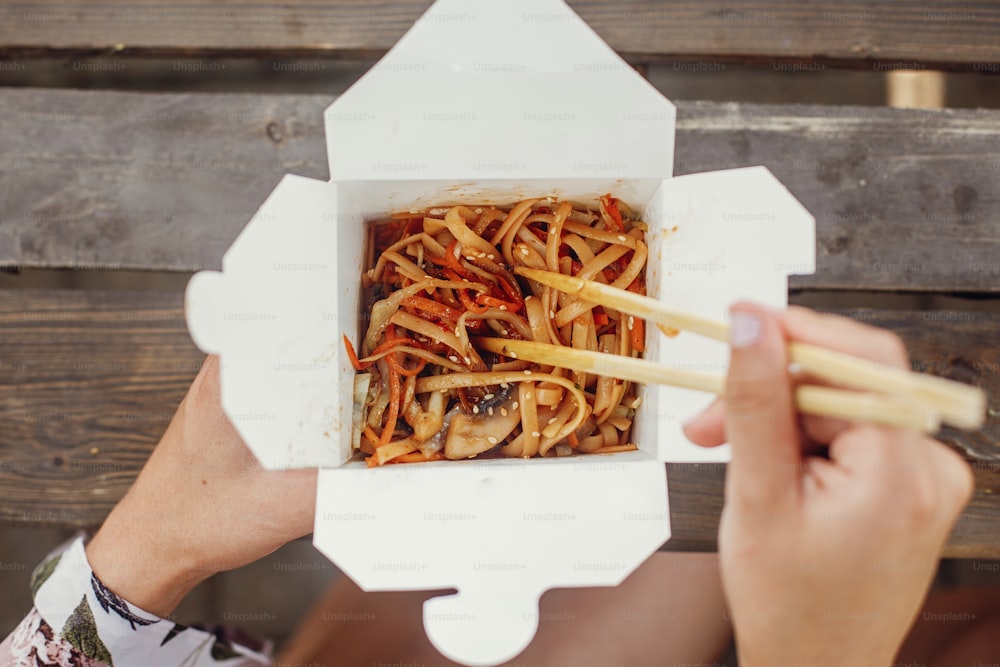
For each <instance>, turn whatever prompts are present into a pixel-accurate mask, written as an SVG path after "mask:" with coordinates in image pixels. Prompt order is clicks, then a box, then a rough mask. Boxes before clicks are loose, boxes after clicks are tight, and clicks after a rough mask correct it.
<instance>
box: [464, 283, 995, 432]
mask: <svg viewBox="0 0 1000 667" xmlns="http://www.w3.org/2000/svg"><path fill="white" fill-rule="evenodd" d="M516 272H517V273H518V274H519V275H522V276H524V277H525V278H527V279H529V280H534V281H536V282H538V283H541V284H542V285H546V286H548V287H553V288H555V289H558V290H560V291H562V292H566V293H567V294H573V295H576V296H579V297H580V298H581V299H583V300H584V301H589V302H591V303H594V304H598V305H603V306H607V307H609V308H613V309H615V310H618V311H620V312H622V313H626V314H628V315H634V316H636V317H641V318H643V319H646V320H649V321H651V322H655V323H656V324H657V325H659V326H660V328H666V327H670V328H673V329H683V330H685V331H691V332H693V333H697V334H701V335H704V336H708V337H709V338H714V339H716V340H721V341H728V340H729V326H728V325H727V324H725V323H724V322H718V321H714V320H710V319H706V318H703V317H700V316H698V315H693V314H690V313H683V312H679V311H675V310H672V309H670V308H668V307H667V306H664V305H663V304H662V303H660V302H659V301H657V300H656V299H653V298H650V297H648V296H644V295H641V294H635V293H633V292H628V291H626V290H622V289H618V288H616V287H612V286H610V285H605V284H603V283H599V282H596V281H591V280H582V279H580V278H576V277H573V276H566V275H563V274H560V273H554V272H550V271H541V270H538V269H531V268H526V267H519V268H518V269H516ZM477 342H478V344H480V345H481V346H482V347H484V348H485V349H487V350H490V351H492V352H495V353H499V354H503V355H505V356H510V357H516V358H519V359H524V360H527V361H533V362H535V363H540V364H545V365H551V366H559V367H561V368H569V369H572V370H576V371H581V372H586V373H594V374H596V375H607V376H612V377H617V378H621V379H624V380H629V381H632V382H641V383H645V384H665V385H672V386H677V387H683V388H686V389H696V390H699V391H708V392H711V393H714V394H718V395H722V394H723V393H724V391H725V378H724V377H723V376H721V375H715V374H710V373H697V372H691V371H679V370H675V369H673V368H670V367H669V366H667V365H665V364H660V363H656V362H653V361H648V360H644V359H634V358H630V357H622V356H619V355H614V354H606V353H602V352H592V351H589V350H577V349H574V348H568V347H563V346H559V345H548V344H545V343H535V342H530V341H517V340H507V339H501V338H484V339H480V340H479V341H477ZM789 357H790V360H791V362H792V363H793V364H796V365H797V366H798V367H799V368H800V370H801V371H803V372H805V373H808V374H809V375H812V376H814V377H816V378H819V379H822V380H826V381H828V382H831V383H833V384H838V385H843V386H846V387H851V388H853V389H860V390H862V391H863V392H864V393H859V392H855V391H847V390H843V389H833V388H828V387H819V386H815V385H803V386H799V387H798V388H797V389H796V392H795V402H796V407H797V409H798V410H799V411H800V412H802V413H804V414H811V415H820V416H826V417H838V418H844V419H851V420H855V421H867V422H872V423H878V424H886V425H891V426H908V427H913V428H916V429H919V430H920V431H923V432H926V433H934V432H936V431H937V430H938V429H939V428H940V426H941V424H942V422H943V423H946V424H950V425H953V426H958V427H961V428H979V427H981V426H982V425H983V423H984V420H985V413H986V395H985V393H984V392H983V391H982V390H980V389H979V388H977V387H972V386H969V385H965V384H962V383H959V382H953V381H951V380H946V379H944V378H940V377H936V376H931V375H923V374H919V373H912V372H909V371H906V370H902V369H896V368H888V367H883V366H879V365H878V364H875V363H874V362H871V361H868V360H865V359H859V358H857V357H852V356H850V355H847V354H843V353H841V352H835V351H833V350H828V349H825V348H821V347H817V346H815V345H809V344H806V343H798V342H793V343H791V344H790V345H789Z"/></svg>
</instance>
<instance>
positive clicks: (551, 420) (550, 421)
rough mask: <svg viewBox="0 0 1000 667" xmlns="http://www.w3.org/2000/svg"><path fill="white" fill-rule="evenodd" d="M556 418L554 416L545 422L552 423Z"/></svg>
mask: <svg viewBox="0 0 1000 667" xmlns="http://www.w3.org/2000/svg"><path fill="white" fill-rule="evenodd" d="M555 420H556V418H555V417H553V418H552V419H550V420H548V421H547V422H545V423H546V424H551V423H552V422H554V421H555Z"/></svg>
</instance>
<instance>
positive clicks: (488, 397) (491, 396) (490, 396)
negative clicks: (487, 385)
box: [483, 394, 494, 401]
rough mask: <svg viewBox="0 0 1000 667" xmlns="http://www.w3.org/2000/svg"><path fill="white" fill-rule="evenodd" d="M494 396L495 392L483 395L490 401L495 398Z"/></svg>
mask: <svg viewBox="0 0 1000 667" xmlns="http://www.w3.org/2000/svg"><path fill="white" fill-rule="evenodd" d="M493 396H494V394H486V395H485V396H483V398H485V399H486V400H487V401H488V400H490V399H491V398H493Z"/></svg>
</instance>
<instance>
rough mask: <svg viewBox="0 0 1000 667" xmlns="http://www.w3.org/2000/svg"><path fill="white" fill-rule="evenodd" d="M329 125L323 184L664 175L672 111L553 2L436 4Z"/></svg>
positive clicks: (335, 110) (454, 0)
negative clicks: (327, 168)
mask: <svg viewBox="0 0 1000 667" xmlns="http://www.w3.org/2000/svg"><path fill="white" fill-rule="evenodd" d="M375 101H377V103H376V104H373V102H375ZM325 117H326V133H327V143H328V146H329V156H330V177H331V179H332V180H363V179H372V180H381V179H400V180H401V179H408V178H419V179H450V180H453V181H459V182H462V181H466V180H479V179H483V178H526V179H530V178H552V177H554V176H558V177H563V178H606V179H616V178H622V179H627V178H649V177H658V178H664V177H666V176H670V174H671V173H672V166H673V147H674V119H675V110H674V106H673V104H671V103H670V102H669V101H667V100H666V98H664V97H663V96H662V95H661V94H660V93H659V92H658V91H657V90H656V89H655V88H653V86H651V85H650V84H649V82H647V81H646V80H645V79H643V78H642V76H640V75H639V74H638V73H637V72H636V71H635V70H634V69H632V67H630V66H629V65H628V64H627V63H626V62H625V61H623V60H622V59H621V58H619V57H618V55H617V54H616V53H615V52H614V51H613V50H612V49H611V47H609V46H608V45H607V44H606V43H605V42H604V41H602V40H601V38H600V37H598V36H597V34H596V33H594V31H593V30H592V29H591V28H590V27H589V26H588V25H587V24H586V23H584V22H583V21H581V20H580V18H579V17H578V16H577V15H576V14H575V13H573V11H572V10H571V9H570V8H569V7H568V6H566V4H565V3H563V2H561V0H505V1H504V2H497V1H496V0H438V1H437V2H435V3H434V4H433V5H432V6H431V7H430V9H428V10H427V12H426V13H425V14H424V16H423V17H422V18H421V19H420V20H419V21H417V23H416V25H415V26H413V28H412V29H410V31H409V32H407V33H406V34H405V35H404V36H403V38H402V39H400V40H399V42H398V43H397V44H396V46H394V47H393V48H392V49H391V50H390V51H389V52H388V53H387V54H386V55H385V57H384V58H382V60H380V61H379V62H378V64H376V65H375V67H373V68H372V69H371V70H370V71H369V72H368V73H367V74H366V75H365V76H363V77H362V78H361V79H360V80H359V81H358V82H357V83H355V84H354V86H352V87H351V89H350V90H348V91H347V92H346V93H345V94H344V95H343V96H341V97H340V98H339V99H338V100H337V101H336V102H334V103H333V105H331V106H330V108H329V109H327V111H326V115H325Z"/></svg>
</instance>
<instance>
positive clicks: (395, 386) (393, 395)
mask: <svg viewBox="0 0 1000 667" xmlns="http://www.w3.org/2000/svg"><path fill="white" fill-rule="evenodd" d="M402 393H403V392H402V388H401V387H400V382H399V373H397V372H396V371H395V370H393V368H392V365H391V364H390V365H389V416H388V417H386V420H385V428H384V429H382V437H381V438H379V439H378V443H377V446H379V447H381V446H382V445H385V444H388V443H389V441H390V440H392V434H393V433H394V432H395V431H396V419H397V418H398V417H399V399H400V397H401V394H402Z"/></svg>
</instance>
